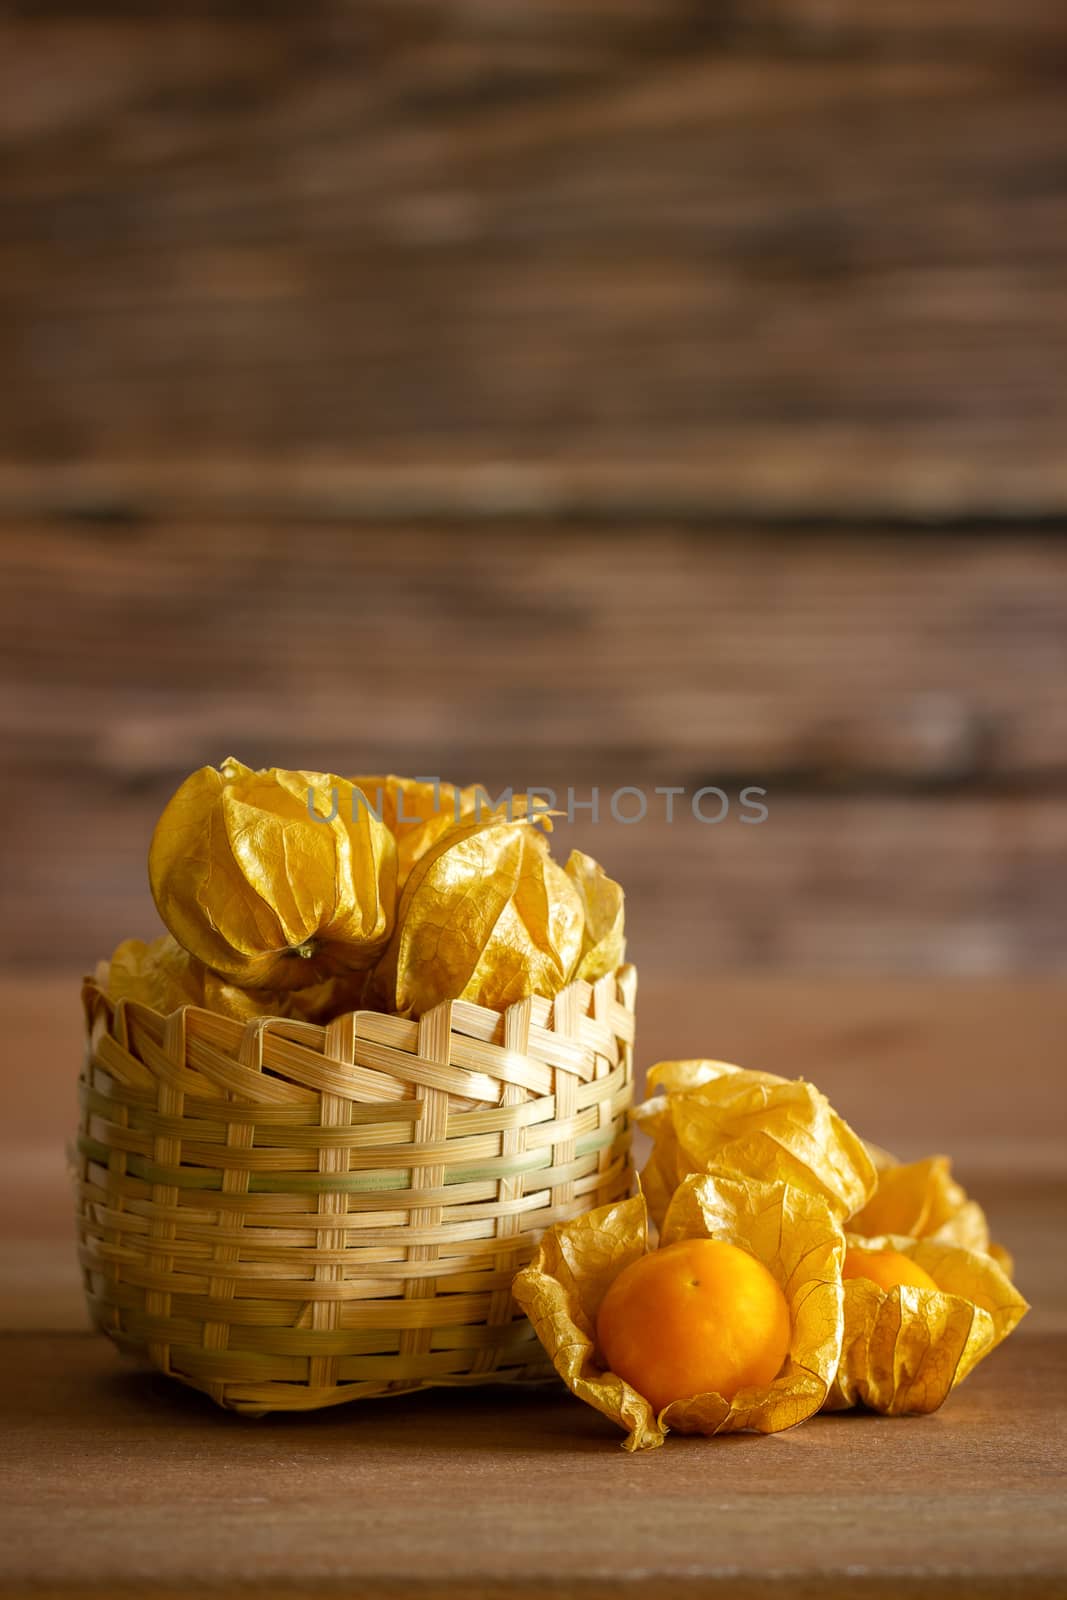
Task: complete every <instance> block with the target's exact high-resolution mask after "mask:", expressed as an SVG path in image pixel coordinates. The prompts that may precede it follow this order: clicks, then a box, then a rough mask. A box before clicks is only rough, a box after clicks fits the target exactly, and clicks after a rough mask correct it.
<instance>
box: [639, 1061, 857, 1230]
mask: <svg viewBox="0 0 1067 1600" xmlns="http://www.w3.org/2000/svg"><path fill="white" fill-rule="evenodd" d="M648 1083H649V1087H650V1088H657V1087H660V1086H663V1087H665V1088H666V1089H667V1093H666V1095H665V1096H655V1095H654V1096H653V1097H652V1098H650V1099H649V1100H647V1101H645V1103H644V1105H642V1106H639V1107H638V1108H637V1110H636V1112H635V1117H636V1118H637V1121H638V1123H639V1125H640V1126H641V1127H642V1128H643V1129H644V1130H645V1131H646V1132H647V1133H648V1134H649V1135H650V1136H651V1138H652V1141H653V1149H652V1155H651V1157H650V1158H649V1162H648V1165H647V1167H646V1168H645V1171H644V1172H643V1173H642V1185H643V1187H644V1189H645V1192H646V1194H647V1196H648V1202H649V1208H650V1210H651V1212H652V1215H653V1217H654V1218H655V1220H656V1222H657V1223H661V1222H662V1218H663V1216H664V1215H665V1213H666V1208H667V1206H668V1204H669V1203H670V1199H671V1196H672V1194H673V1193H674V1190H675V1189H676V1188H677V1186H678V1184H679V1183H680V1182H681V1181H682V1180H683V1179H684V1178H685V1177H686V1175H687V1174H689V1173H694V1172H698V1173H699V1172H705V1171H707V1170H708V1169H709V1168H711V1167H716V1166H722V1167H729V1168H732V1169H733V1170H735V1171H736V1172H738V1173H742V1174H745V1175H746V1176H749V1177H752V1178H758V1179H763V1180H765V1181H768V1182H778V1183H788V1184H790V1185H791V1186H792V1187H793V1188H799V1189H807V1190H809V1191H810V1192H811V1193H813V1194H816V1195H819V1196H821V1197H822V1199H824V1200H825V1201H826V1203H827V1205H828V1206H829V1207H830V1209H831V1211H832V1212H833V1213H834V1215H835V1216H836V1217H837V1218H838V1219H839V1220H842V1221H843V1220H844V1219H845V1218H846V1217H849V1216H851V1215H852V1214H853V1213H854V1212H855V1211H857V1210H859V1209H860V1208H861V1207H862V1206H864V1205H865V1204H866V1203H867V1201H868V1199H869V1198H870V1196H871V1195H872V1194H873V1193H874V1190H875V1185H876V1182H877V1173H876V1171H875V1167H874V1163H873V1162H872V1160H871V1157H870V1155H869V1153H868V1151H867V1149H866V1147H865V1145H864V1143H863V1141H862V1140H861V1139H860V1138H859V1137H858V1136H857V1135H856V1134H855V1133H853V1131H852V1129H851V1128H850V1127H849V1126H848V1124H847V1123H846V1122H845V1121H844V1120H843V1119H842V1118H841V1117H839V1116H838V1115H837V1113H836V1112H835V1111H834V1109H833V1107H832V1106H831V1105H830V1103H829V1101H828V1100H827V1098H826V1096H825V1095H824V1094H822V1093H820V1091H819V1090H818V1089H816V1088H815V1087H814V1086H813V1085H812V1084H810V1083H805V1082H804V1081H803V1079H800V1078H797V1079H790V1078H779V1077H776V1076H775V1075H774V1074H773V1073H768V1072H750V1071H747V1070H745V1069H744V1068H741V1067H735V1066H732V1065H731V1064H729V1063H728V1062H723V1061H666V1062H660V1063H659V1064H658V1065H657V1066H654V1067H653V1068H651V1070H650V1072H649V1074H648Z"/></svg>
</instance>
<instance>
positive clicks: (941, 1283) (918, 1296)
mask: <svg viewBox="0 0 1067 1600" xmlns="http://www.w3.org/2000/svg"><path fill="white" fill-rule="evenodd" d="M847 1239H848V1243H849V1244H854V1245H857V1246H859V1247H861V1248H862V1249H864V1250H895V1251H898V1252H899V1253H900V1254H901V1255H904V1256H907V1257H908V1258H909V1259H910V1260H912V1261H914V1262H915V1263H916V1265H917V1266H920V1267H922V1268H923V1270H924V1271H925V1272H927V1273H928V1274H929V1276H930V1277H931V1278H932V1279H933V1280H934V1283H935V1284H936V1285H937V1288H936V1290H935V1289H925V1288H916V1287H913V1286H911V1285H908V1286H898V1287H896V1288H893V1289H889V1290H886V1289H882V1288H880V1287H879V1286H878V1285H877V1284H875V1283H872V1282H871V1281H870V1280H869V1279H867V1278H846V1279H845V1284H844V1290H845V1293H844V1339H843V1342H842V1349H841V1360H840V1364H839V1367H838V1370H837V1373H836V1375H835V1378H834V1382H833V1384H832V1386H831V1389H830V1393H829V1395H828V1396H827V1401H826V1407H825V1409H826V1410H828V1411H840V1410H843V1409H845V1408H847V1407H849V1406H855V1405H865V1406H867V1407H868V1408H869V1409H870V1410H872V1411H879V1412H882V1413H884V1414H886V1415H897V1414H899V1413H903V1412H929V1411H936V1410H937V1408H938V1407H939V1406H940V1405H942V1404H943V1402H944V1401H945V1399H946V1398H947V1396H948V1395H949V1394H950V1393H951V1391H952V1390H953V1389H954V1388H955V1387H956V1385H957V1384H959V1383H962V1382H963V1380H964V1378H965V1377H967V1375H968V1373H970V1372H972V1371H973V1370H974V1368H975V1367H976V1366H977V1364H978V1362H979V1361H981V1360H982V1359H983V1358H984V1357H985V1356H987V1355H988V1354H989V1353H990V1351H991V1350H994V1349H995V1348H996V1347H997V1345H998V1344H1000V1343H1001V1341H1002V1340H1003V1339H1006V1338H1007V1336H1008V1334H1009V1333H1010V1332H1011V1331H1012V1329H1013V1328H1014V1327H1015V1326H1016V1325H1017V1324H1018V1322H1019V1321H1020V1319H1021V1318H1022V1317H1023V1316H1025V1314H1026V1312H1027V1310H1028V1309H1029V1307H1028V1305H1027V1302H1026V1301H1025V1300H1024V1299H1023V1297H1022V1295H1021V1294H1020V1293H1019V1292H1018V1290H1017V1289H1016V1288H1015V1287H1014V1286H1013V1284H1012V1282H1011V1280H1010V1278H1008V1277H1007V1275H1006V1274H1005V1273H1004V1272H1003V1271H1002V1270H1001V1268H1000V1267H999V1266H998V1265H997V1263H996V1262H995V1261H994V1260H993V1259H992V1258H991V1257H990V1256H988V1255H986V1254H985V1253H983V1252H982V1251H976V1250H967V1249H965V1248H963V1247H962V1246H960V1245H954V1244H945V1243H940V1242H938V1241H936V1240H934V1239H909V1238H907V1237H905V1236H903V1235H900V1234H883V1235H880V1236H878V1235H876V1236H873V1237H872V1236H869V1235H866V1234H863V1235H859V1234H849V1235H848V1236H847Z"/></svg>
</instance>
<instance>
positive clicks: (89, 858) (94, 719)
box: [0, 522, 1067, 975]
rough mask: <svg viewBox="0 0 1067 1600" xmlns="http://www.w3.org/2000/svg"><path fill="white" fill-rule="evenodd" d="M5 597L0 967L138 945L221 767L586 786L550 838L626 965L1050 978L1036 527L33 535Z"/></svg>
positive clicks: (1050, 821) (1065, 853)
mask: <svg viewBox="0 0 1067 1600" xmlns="http://www.w3.org/2000/svg"><path fill="white" fill-rule="evenodd" d="M0 577H2V580H3V582H2V584H0V641H2V643H0V736H2V738H3V740H4V746H5V753H6V758H7V759H6V765H5V773H4V776H3V778H2V779H0V795H2V796H3V800H4V803H5V812H6V813H7V816H8V820H7V823H6V826H5V830H4V834H3V838H2V840H0V865H2V868H3V870H2V871H0V961H2V962H3V963H4V964H7V965H11V964H18V965H21V966H22V967H23V968H24V969H28V970H32V969H36V968H39V967H41V966H42V965H45V966H49V965H51V964H54V963H60V964H65V965H74V966H88V965H90V964H91V963H92V962H93V961H94V960H95V959H97V957H98V956H100V955H102V954H107V953H110V951H111V949H112V948H113V947H114V945H115V944H116V943H117V942H118V941H119V940H120V939H121V938H124V937H128V936H129V935H131V934H135V933H140V934H147V933H149V932H150V931H151V930H152V929H153V928H154V927H155V926H156V922H155V915H154V912H153V910H152V908H151V905H150V901H149V897H148V894H147V885H146V875H145V865H144V863H145V856H146V852H147V846H148V840H149V837H150V834H151V830H152V827H153V825H154V822H155V819H156V817H157V815H158V813H159V811H160V809H161V808H162V806H163V805H164V803H165V802H166V800H167V798H168V796H169V794H170V793H171V792H172V791H173V789H174V788H175V787H176V785H177V784H178V782H179V781H180V779H181V778H182V777H183V776H184V775H185V773H186V772H187V771H189V770H190V769H192V768H194V767H196V766H199V765H200V764H202V763H203V762H205V761H211V762H217V761H220V760H221V759H222V758H223V757H224V756H225V755H226V754H228V753H231V752H232V753H234V754H236V755H238V756H240V757H241V758H242V759H244V760H246V761H249V762H250V763H252V764H253V765H283V766H285V765H289V766H294V767H309V768H312V769H324V770H336V769H338V768H340V769H341V770H342V771H344V772H355V771H360V770H363V771H376V770H377V771H382V770H391V769H392V770H396V769H399V770H401V771H416V772H420V773H424V774H427V775H432V774H437V775H439V776H443V777H452V778H457V779H459V780H462V781H473V780H475V779H480V780H481V781H483V782H485V783H486V784H487V786H489V788H490V789H491V791H492V792H493V793H494V794H497V793H499V792H500V790H501V789H502V788H504V787H506V786H507V785H509V784H510V785H513V786H514V787H516V788H517V789H521V788H522V787H524V786H526V785H530V784H534V785H548V786H551V787H552V788H554V789H555V790H556V793H557V797H558V799H559V801H560V803H561V805H563V806H564V807H565V806H566V804H567V789H568V788H569V787H571V788H573V789H574V790H575V796H574V797H575V799H576V800H577V801H578V802H579V803H583V804H587V803H588V802H589V799H590V797H591V793H592V790H593V789H594V787H596V788H597V789H599V790H600V793H601V818H602V820H601V822H600V824H599V825H598V826H593V825H592V824H591V823H590V821H589V820H588V812H584V811H583V812H577V813H576V815H577V816H578V818H579V820H578V821H576V823H575V825H574V827H573V829H571V828H567V827H561V828H560V832H559V838H558V849H559V850H560V851H562V852H566V850H567V849H569V847H570V845H571V844H572V843H574V844H578V845H580V846H581V847H582V848H585V849H588V850H590V851H591V852H592V853H593V854H594V855H596V856H597V857H598V858H600V859H602V860H603V861H604V863H605V865H606V866H607V867H608V869H609V870H610V871H612V872H613V873H614V874H615V875H616V876H618V877H619V878H620V879H621V880H622V881H623V882H624V884H625V885H626V888H627V891H628V894H629V896H630V927H631V933H632V939H633V945H632V948H633V952H634V955H635V958H636V959H637V960H638V961H639V962H640V964H641V966H642V969H643V970H645V971H646V972H648V973H649V974H651V973H653V972H660V973H664V972H667V971H670V970H676V969H678V970H684V971H686V972H688V973H691V974H694V975H700V974H701V973H706V972H708V971H711V970H718V969H723V968H729V969H737V968H739V967H744V966H749V965H757V966H763V967H765V968H775V969H780V970H782V969H793V970H801V971H818V970H820V969H827V970H836V971H852V972H859V971H864V970H868V971H876V970H883V971H885V970H890V971H892V970H895V971H899V972H927V971H950V972H972V973H975V972H976V973H983V972H989V971H996V970H1014V971H1020V972H1021V971H1026V970H1028V969H1033V970H1046V971H1052V970H1061V969H1062V968H1063V967H1064V965H1065V964H1067V926H1065V924H1064V920H1063V917H1062V914H1061V912H1062V905H1063V903H1064V898H1065V895H1067V810H1065V808H1064V806H1063V802H1062V794H1063V789H1064V785H1065V783H1067V768H1065V760H1064V751H1065V750H1067V698H1065V697H1064V695H1063V692H1062V684H1063V681H1064V672H1065V668H1067V547H1065V546H1064V545H1063V544H1061V543H1059V542H1055V541H1052V540H1047V539H1045V540H1043V539H1036V538H1021V537H1019V538H1014V539H1003V540H1000V539H986V538H980V537H973V538H964V537H956V538H946V537H942V538H927V539H923V540H913V539H908V538H906V537H903V538H902V537H889V536H884V535H883V536H881V537H877V538H876V537H867V538H864V539H862V540H859V539H843V538H834V537H832V536H828V535H825V534H810V535H805V536H800V535H791V536H790V535H782V534H778V535H772V534H767V533H764V534H760V535H752V536H749V537H748V538H744V537H742V536H740V535H735V536H732V537H722V538H709V537H707V536H700V535H697V534H695V533H693V532H692V531H689V532H686V531H685V530H681V529H679V528H677V527H674V528H671V527H664V526H654V527H652V528H648V529H640V530H638V529H631V530H630V531H629V532H627V533H625V534H619V533H615V534H610V533H608V532H606V531H605V532H601V533H598V532H596V531H593V530H590V529H579V528H575V527H561V528H554V529H551V530H548V529H545V530H542V531H540V532H538V533H537V534H536V535H534V534H533V533H531V532H530V531H528V530H527V531H526V532H520V531H517V530H515V529H514V528H505V527H499V528H497V529H496V530H494V532H493V534H492V535H486V536H483V537H479V536H478V534H477V533H476V532H475V531H474V530H473V528H472V527H471V525H469V524H465V525H464V526H463V527H462V528H459V529H456V530H453V532H452V533H451V534H450V535H449V536H444V535H442V534H441V533H439V532H438V533H430V532H427V531H425V530H420V529H417V528H413V527H404V528H400V529H394V530H387V529H385V528H383V527H381V526H379V527H376V528H375V529H373V530H370V529H363V530H359V531H354V530H352V529H351V528H347V527H341V526H332V525H331V526H327V525H314V524H308V523H301V524H296V525H292V524H289V523H278V524H275V525H270V526H266V527H258V528H254V527H251V526H248V525H242V526H240V527H230V526H225V525H218V524H208V525H204V526H199V525H184V524H178V523H174V522H168V523H162V524H150V525H147V526H145V527H143V528H130V529H126V530H112V531H110V532H108V531H106V530H103V529H98V530H96V531H95V532H90V531H87V530H86V529H84V528H81V529H78V528H77V527H72V526H71V525H64V526H63V527H59V528H53V527H46V526H33V525H30V524H25V523H22V524H11V525H8V526H7V527H6V528H3V529H0ZM715 784H718V785H720V786H722V787H724V788H725V790H726V791H727V793H728V794H729V796H730V797H731V801H732V809H731V812H730V814H729V816H728V817H727V818H726V820H725V821H724V822H723V823H722V824H721V825H718V826H710V825H704V824H701V823H699V822H696V821H695V820H694V818H693V815H692V810H691V803H692V796H693V794H694V793H695V792H696V791H697V790H698V789H699V788H701V787H702V786H705V785H715ZM750 784H751V785H755V786H758V787H765V788H766V789H767V791H768V792H767V796H766V804H767V807H768V813H769V815H768V820H767V821H766V823H764V824H762V825H760V826H756V827H753V826H746V825H744V824H742V823H741V821H740V817H741V815H742V814H744V813H743V811H742V808H741V806H740V804H739V795H740V791H741V789H742V787H744V786H745V785H750ZM622 786H636V787H638V788H641V789H642V790H643V791H645V793H646V794H647V799H648V816H647V818H646V820H645V821H643V822H641V823H640V824H639V825H633V826H630V825H625V824H622V823H619V822H616V821H614V820H613V817H612V812H611V797H612V795H613V794H615V793H616V791H617V790H618V789H619V788H620V787H622ZM665 786H674V787H680V788H683V789H684V790H685V791H686V794H684V795H683V796H682V797H681V798H677V797H676V798H675V801H674V805H675V806H676V807H677V811H676V821H674V822H672V823H671V824H668V823H667V821H666V815H667V799H666V797H665V796H663V795H657V794H656V793H655V790H656V789H657V788H660V787H665ZM639 804H640V799H639V797H638V798H636V799H635V797H633V796H629V797H627V796H622V797H621V798H620V801H619V809H620V814H625V815H633V814H634V809H633V808H634V807H635V805H639ZM719 807H720V803H719V802H718V801H717V800H716V799H715V797H714V796H711V797H708V798H707V799H706V800H705V802H704V814H705V815H712V816H713V815H715V814H716V813H717V810H718V809H719ZM747 814H749V815H751V814H752V813H751V812H748V813H747Z"/></svg>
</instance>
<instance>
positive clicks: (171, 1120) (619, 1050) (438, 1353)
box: [76, 967, 636, 1413]
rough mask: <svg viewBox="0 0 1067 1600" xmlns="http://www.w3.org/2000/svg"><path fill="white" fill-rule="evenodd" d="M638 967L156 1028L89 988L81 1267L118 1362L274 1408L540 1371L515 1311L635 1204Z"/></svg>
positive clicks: (198, 1016) (209, 1017)
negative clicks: (467, 994) (551, 1235)
mask: <svg viewBox="0 0 1067 1600" xmlns="http://www.w3.org/2000/svg"><path fill="white" fill-rule="evenodd" d="M635 990H636V973H635V972H634V969H633V968H632V967H622V968H620V969H619V971H618V972H617V973H616V974H614V975H613V976H609V977H607V978H602V979H601V980H600V981H599V982H598V983H596V984H594V985H589V984H587V983H575V984H572V985H570V987H568V988H567V989H564V990H563V991H562V992H561V993H560V994H559V995H557V996H556V998H555V1000H553V1001H548V1000H542V999H538V998H533V999H529V1000H523V1001H521V1002H520V1003H519V1004H517V1005H513V1006H510V1007H509V1008H508V1009H507V1010H506V1011H505V1012H497V1011H490V1010H487V1009H485V1008H484V1007H481V1006H474V1005H469V1004H466V1003H464V1002H459V1001H456V1002H450V1003H447V1004H445V1005H441V1006H437V1007H436V1008H435V1009H434V1010H433V1011H430V1012H428V1013H427V1014H426V1015H425V1016H423V1017H422V1018H421V1019H420V1020H419V1021H417V1022H414V1021H406V1020H404V1019H402V1018H399V1017H392V1016H386V1015H384V1014H381V1013H379V1012H373V1011H357V1012H349V1013H348V1014H347V1015H345V1016H342V1017H338V1018H337V1019H336V1020H335V1021H334V1022H332V1023H330V1024H329V1026H327V1027H317V1026H314V1025H313V1024H310V1023H303V1022H293V1021H287V1020H282V1019H278V1018H269V1019H258V1020H256V1021H254V1022H250V1023H247V1024H242V1023H240V1022H236V1021H233V1020H231V1019H229V1018H226V1017H222V1016H219V1015H216V1014H215V1013H214V1012H211V1011H204V1010H200V1009H198V1008H196V1007H191V1006H190V1007H186V1008H184V1009H183V1010H180V1011H176V1012H174V1013H173V1014H172V1015H171V1016H169V1017H162V1016H160V1015H159V1014H158V1013H157V1012H154V1011H152V1010H150V1009H149V1008H148V1007H146V1006H142V1005H138V1004H135V1003H132V1002H128V1001H120V1002H119V1003H118V1004H113V1003H111V1002H110V1001H108V1000H107V999H106V997H105V996H104V995H103V994H102V993H101V991H100V990H99V989H98V988H97V986H96V985H95V984H94V983H92V982H88V983H87V984H86V986H85V991H84V997H85V1003H86V1012H87V1018H88V1024H89V1046H88V1051H87V1059H86V1065H85V1069H84V1071H83V1074H82V1078H81V1082H80V1095H81V1108H82V1109H81V1124H80V1134H79V1139H78V1153H77V1174H76V1183H77V1193H78V1219H79V1246H80V1259H81V1263H82V1268H83V1271H84V1276H85V1287H86V1293H87V1296H88V1300H89V1307H90V1312H91V1315H92V1318H93V1321H94V1323H95V1325H96V1326H97V1327H98V1328H100V1329H102V1330H103V1331H104V1332H106V1333H107V1334H109V1335H110V1337H111V1338H112V1339H113V1340H114V1341H115V1343H116V1344H118V1345H119V1346H120V1348H122V1349H124V1350H127V1351H129V1352H131V1353H133V1354H136V1355H139V1356H141V1357H142V1358H144V1357H147V1358H148V1360H150V1361H151V1362H152V1364H153V1365H154V1366H156V1367H158V1368H159V1369H160V1370H161V1371H163V1372H166V1373H168V1374H170V1375H171V1376H173V1377H175V1378H179V1379H181V1380H182V1381H183V1382H184V1383H187V1384H191V1385H192V1386H193V1387H194V1388H197V1389H201V1390H203V1391H205V1392H206V1393H207V1394H209V1395H211V1396H212V1398H213V1399H215V1400H216V1401H217V1402H218V1403H219V1404H220V1405H223V1406H227V1407H230V1408H232V1409H234V1410H240V1411H246V1412H250V1413H261V1412H264V1411H271V1410H311V1409H314V1408H316V1407H318V1406H326V1405H333V1404H336V1403H338V1402H340V1401H344V1400H353V1399H359V1398H362V1397H365V1396H370V1395H381V1394H394V1393H402V1392H405V1391H410V1390H413V1389H421V1388H427V1387H431V1386H433V1385H438V1384H458V1383H484V1382H493V1381H515V1380H523V1379H534V1378H543V1377H545V1376H547V1375H549V1374H550V1372H551V1368H550V1367H549V1365H548V1363H547V1358H546V1357H545V1356H544V1353H543V1351H542V1349H541V1346H540V1345H539V1344H538V1342H537V1340H536V1338H535V1336H534V1333H533V1330H532V1328H531V1327H530V1325H529V1323H528V1322H527V1321H526V1319H525V1318H524V1317H523V1316H522V1314H521V1313H520V1312H519V1310H518V1307H517V1306H516V1305H515V1303H514V1301H513V1300H512V1297H511V1287H510V1286H511V1280H512V1277H513V1275H514V1273H515V1271H516V1270H517V1269H518V1267H520V1266H521V1265H522V1264H523V1263H524V1262H525V1261H526V1260H528V1258H529V1256H530V1254H531V1253H532V1250H533V1248H534V1245H535V1243H536V1241H537V1239H538V1238H539V1237H540V1234H541V1233H542V1232H543V1230H544V1229H545V1228H547V1227H549V1226H550V1225H551V1224H552V1223H554V1222H558V1221H560V1220H562V1219H564V1218H567V1217H572V1216H574V1215H576V1214H578V1213H579V1212H582V1211H586V1210H588V1209H590V1208H591V1207H594V1206H599V1205H604V1204H606V1203H607V1202H609V1201H611V1200H615V1199H618V1198H619V1197H620V1196H622V1195H624V1194H626V1193H627V1192H628V1191H629V1188H630V1180H631V1167H630V1156H629V1140H630V1130H629V1109H630V1105H631V1100H632V1093H633V1035H634V994H635Z"/></svg>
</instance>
